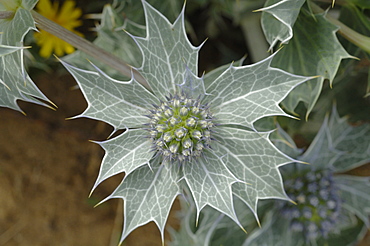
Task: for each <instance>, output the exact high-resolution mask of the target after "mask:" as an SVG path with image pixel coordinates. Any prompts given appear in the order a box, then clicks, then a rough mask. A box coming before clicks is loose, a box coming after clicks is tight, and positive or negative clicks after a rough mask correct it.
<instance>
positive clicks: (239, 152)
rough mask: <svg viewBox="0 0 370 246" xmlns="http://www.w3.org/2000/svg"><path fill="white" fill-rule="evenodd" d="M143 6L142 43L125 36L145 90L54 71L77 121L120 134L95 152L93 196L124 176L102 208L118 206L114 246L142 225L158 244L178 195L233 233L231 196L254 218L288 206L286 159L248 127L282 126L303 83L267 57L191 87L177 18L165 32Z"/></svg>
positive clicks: (187, 48) (193, 73) (189, 60)
mask: <svg viewBox="0 0 370 246" xmlns="http://www.w3.org/2000/svg"><path fill="white" fill-rule="evenodd" d="M142 3H143V6H144V11H145V17H146V23H147V27H146V31H147V35H146V37H136V36H132V38H133V39H134V41H135V43H136V44H137V45H138V47H139V49H140V50H141V53H142V56H143V59H142V64H141V66H140V67H138V68H133V69H135V70H136V71H137V72H138V73H140V74H141V75H142V77H143V78H144V79H145V81H146V83H143V84H141V83H139V82H138V80H137V78H136V77H135V76H132V78H131V80H130V81H127V82H122V81H117V80H114V79H112V78H110V77H109V76H107V75H106V74H105V73H104V72H103V71H101V70H100V69H98V68H97V67H95V68H96V71H94V72H92V71H86V70H81V69H78V68H75V67H72V66H70V65H68V64H66V63H63V64H64V65H65V67H66V68H67V69H68V70H69V71H70V72H71V74H72V75H73V76H74V77H75V79H76V80H77V82H78V84H79V86H80V88H81V91H82V92H83V94H84V96H85V97H86V100H87V101H88V107H87V109H86V110H85V112H84V113H82V114H81V115H80V116H84V117H89V118H93V119H97V120H102V121H105V122H107V123H109V124H111V125H112V126H113V127H114V128H115V130H118V129H125V132H124V133H123V134H121V135H119V136H117V137H115V138H112V139H109V140H107V141H104V142H100V143H99V144H100V145H101V147H102V148H103V149H104V150H105V152H106V154H105V156H104V159H103V162H102V166H101V169H100V173H99V176H98V178H97V181H96V183H95V185H94V187H93V189H95V188H96V187H97V186H98V185H99V184H100V183H101V182H103V181H104V180H106V179H107V178H109V177H111V176H113V175H115V174H117V173H121V172H125V178H124V179H123V181H122V183H121V184H120V185H119V186H118V188H117V189H116V190H115V191H114V192H113V194H112V195H110V196H109V197H108V198H107V199H109V198H122V199H124V200H125V203H124V206H125V208H124V211H125V217H124V218H125V221H124V232H123V237H122V240H123V239H124V238H125V237H126V236H127V235H128V234H129V233H130V232H131V231H132V230H134V229H135V228H137V227H138V226H140V225H143V224H146V223H148V222H150V221H154V222H155V223H156V224H157V225H158V227H159V229H160V230H161V233H162V236H163V230H164V225H165V222H166V219H167V217H168V214H169V211H170V208H171V205H172V203H173V201H174V199H175V198H176V197H177V196H178V195H179V194H182V193H184V192H183V191H184V190H185V189H189V191H190V193H191V195H192V198H193V199H194V202H195V204H196V207H197V216H199V212H200V211H201V210H202V209H203V208H204V207H205V206H207V205H208V206H211V207H213V208H215V209H217V210H218V211H220V212H222V213H224V214H226V215H227V216H228V217H230V218H231V219H233V220H234V221H235V222H236V223H237V224H238V225H240V223H239V221H238V219H237V216H236V213H235V210H234V203H233V199H234V196H237V197H239V198H241V199H242V200H243V202H244V203H246V204H247V205H248V206H249V207H250V208H251V209H252V210H253V213H254V214H255V215H256V209H257V202H258V200H259V199H262V198H278V199H289V198H288V197H287V196H286V194H285V191H284V189H283V184H282V179H281V175H280V173H279V170H278V167H279V166H281V165H284V164H287V163H290V162H292V161H293V159H291V158H290V157H288V156H286V155H285V154H283V153H282V152H280V151H279V150H277V149H276V148H275V147H274V145H273V144H272V143H271V141H270V140H269V134H270V132H263V133H260V132H257V131H256V130H255V129H254V125H253V124H254V122H256V121H257V120H259V119H261V118H263V117H266V116H270V115H283V116H287V114H286V113H284V111H283V110H282V109H281V108H280V107H279V106H278V104H279V103H280V102H281V101H282V100H283V99H284V97H285V96H286V95H287V94H288V93H289V92H290V91H291V90H293V89H294V88H295V87H296V86H297V85H299V84H301V83H303V82H304V81H306V80H308V79H309V78H307V77H302V76H296V75H292V74H289V73H286V72H284V71H282V70H280V69H276V68H272V67H271V66H270V63H271V61H272V56H271V57H269V58H267V59H265V60H263V61H261V62H259V63H257V64H254V65H250V66H234V65H228V66H224V67H221V68H219V69H218V70H216V71H215V72H213V73H209V74H206V75H204V76H203V77H199V76H198V53H199V49H200V47H194V46H193V45H192V44H191V43H190V41H189V40H188V39H187V36H186V32H185V25H184V23H185V21H184V10H183V11H182V12H181V14H180V15H179V17H178V18H177V19H176V21H175V22H174V23H170V22H169V21H168V20H167V19H166V18H165V17H164V16H163V15H162V14H161V13H159V12H158V11H157V10H156V9H154V8H153V7H152V6H150V5H149V4H148V3H147V2H145V1H142ZM144 84H146V85H144ZM197 219H198V218H197Z"/></svg>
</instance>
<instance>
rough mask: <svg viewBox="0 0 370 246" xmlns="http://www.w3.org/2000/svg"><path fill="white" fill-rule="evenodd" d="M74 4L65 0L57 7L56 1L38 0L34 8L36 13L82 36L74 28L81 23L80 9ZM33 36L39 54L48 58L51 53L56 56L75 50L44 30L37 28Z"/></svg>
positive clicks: (69, 0)
mask: <svg viewBox="0 0 370 246" xmlns="http://www.w3.org/2000/svg"><path fill="white" fill-rule="evenodd" d="M75 5H76V3H75V1H73V0H66V1H65V2H64V4H63V5H62V7H61V8H60V9H59V3H58V2H54V3H53V4H52V3H51V2H50V0H40V1H39V2H38V4H37V6H36V9H37V12H38V13H40V14H41V15H43V16H45V17H46V18H48V19H50V20H52V21H54V22H55V23H57V24H59V25H60V26H62V27H64V28H66V29H68V30H70V31H72V32H74V33H76V34H78V35H80V36H82V34H81V33H80V32H77V31H75V30H74V29H75V28H76V27H78V26H81V25H82V21H81V20H79V19H78V18H80V16H81V14H82V11H81V9H80V8H76V7H75ZM34 36H35V39H36V43H37V44H38V45H39V46H40V47H41V49H40V56H42V57H45V58H48V57H50V56H51V54H52V53H55V54H56V55H57V56H62V55H64V54H70V53H72V52H73V51H75V48H74V47H73V46H72V45H70V44H69V43H67V42H65V41H63V40H61V39H60V38H58V37H56V36H54V35H52V34H50V33H48V32H46V31H44V30H39V32H36V33H35V35H34Z"/></svg>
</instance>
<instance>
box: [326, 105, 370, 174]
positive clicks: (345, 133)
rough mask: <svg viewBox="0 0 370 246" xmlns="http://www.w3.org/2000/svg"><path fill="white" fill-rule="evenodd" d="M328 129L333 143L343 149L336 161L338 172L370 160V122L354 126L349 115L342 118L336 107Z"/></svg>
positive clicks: (335, 167) (339, 149)
mask: <svg viewBox="0 0 370 246" xmlns="http://www.w3.org/2000/svg"><path fill="white" fill-rule="evenodd" d="M327 129H328V136H329V140H330V142H331V145H332V146H333V147H334V148H335V149H336V150H338V151H341V156H340V158H339V159H338V160H337V161H336V162H335V163H334V169H335V171H336V172H345V171H348V170H351V169H353V168H356V167H359V166H362V165H364V164H366V163H369V162H370V124H368V123H365V124H361V125H358V126H352V125H350V124H349V123H348V122H347V117H342V118H340V116H339V114H338V112H337V110H336V109H335V108H334V109H333V110H332V113H331V116H330V120H329V122H328V128H327Z"/></svg>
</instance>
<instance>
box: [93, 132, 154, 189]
mask: <svg viewBox="0 0 370 246" xmlns="http://www.w3.org/2000/svg"><path fill="white" fill-rule="evenodd" d="M146 135H147V132H146V131H145V130H142V129H130V130H127V131H126V132H124V133H123V134H121V135H119V136H117V137H115V138H113V139H110V140H107V141H104V142H100V143H99V142H98V144H100V146H101V147H102V148H103V149H104V150H105V156H104V158H103V161H102V164H101V167H100V172H99V176H98V178H97V180H96V181H95V184H94V186H93V189H92V190H94V189H95V188H96V187H97V186H98V185H99V184H100V183H101V182H103V181H104V180H105V179H107V178H109V177H112V176H114V175H116V174H117V173H121V172H125V174H126V175H128V174H130V173H131V172H132V171H133V170H135V169H137V168H138V167H140V166H142V165H145V164H147V165H149V161H150V159H151V158H152V157H153V153H152V152H150V151H148V150H149V149H150V148H151V146H152V145H151V143H150V141H147V140H146V139H145V136H146Z"/></svg>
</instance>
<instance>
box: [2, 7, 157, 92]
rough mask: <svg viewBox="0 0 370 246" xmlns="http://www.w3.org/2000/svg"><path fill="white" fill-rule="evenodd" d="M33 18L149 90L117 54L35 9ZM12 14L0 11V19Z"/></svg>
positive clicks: (47, 29)
mask: <svg viewBox="0 0 370 246" xmlns="http://www.w3.org/2000/svg"><path fill="white" fill-rule="evenodd" d="M31 13H32V16H33V18H34V19H35V23H36V26H37V27H38V28H40V29H43V30H45V31H47V32H48V33H50V34H53V35H54V36H56V37H58V38H60V39H62V40H64V41H66V42H67V43H69V44H71V45H73V46H74V47H76V48H77V49H79V50H81V51H83V52H85V53H86V54H88V55H90V56H92V57H94V58H95V59H97V60H99V61H100V62H103V63H105V64H106V65H108V66H110V67H111V68H113V69H116V70H117V71H119V72H120V73H121V74H123V75H125V76H127V77H129V78H130V77H131V76H132V74H133V75H134V77H135V79H136V80H137V81H138V82H139V83H140V84H141V85H143V86H144V87H145V88H147V89H149V90H150V87H149V85H148V83H147V82H146V80H145V79H144V78H143V76H142V75H141V74H140V73H138V72H137V71H136V70H134V69H132V67H131V66H130V65H128V64H127V63H126V62H124V61H122V60H121V59H120V58H118V57H117V56H114V55H112V54H111V53H109V52H107V51H105V50H104V49H102V48H100V47H99V46H96V45H95V44H93V43H91V42H89V41H88V40H86V39H84V38H82V37H80V36H78V35H77V34H75V33H73V32H71V31H69V30H67V29H65V28H64V27H62V26H60V25H58V24H57V23H55V22H53V21H51V20H49V19H47V18H46V17H44V16H42V15H40V14H39V13H37V12H36V11H34V10H32V11H31ZM13 15H14V13H13V12H10V11H0V19H8V18H11V17H12V16H13Z"/></svg>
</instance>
